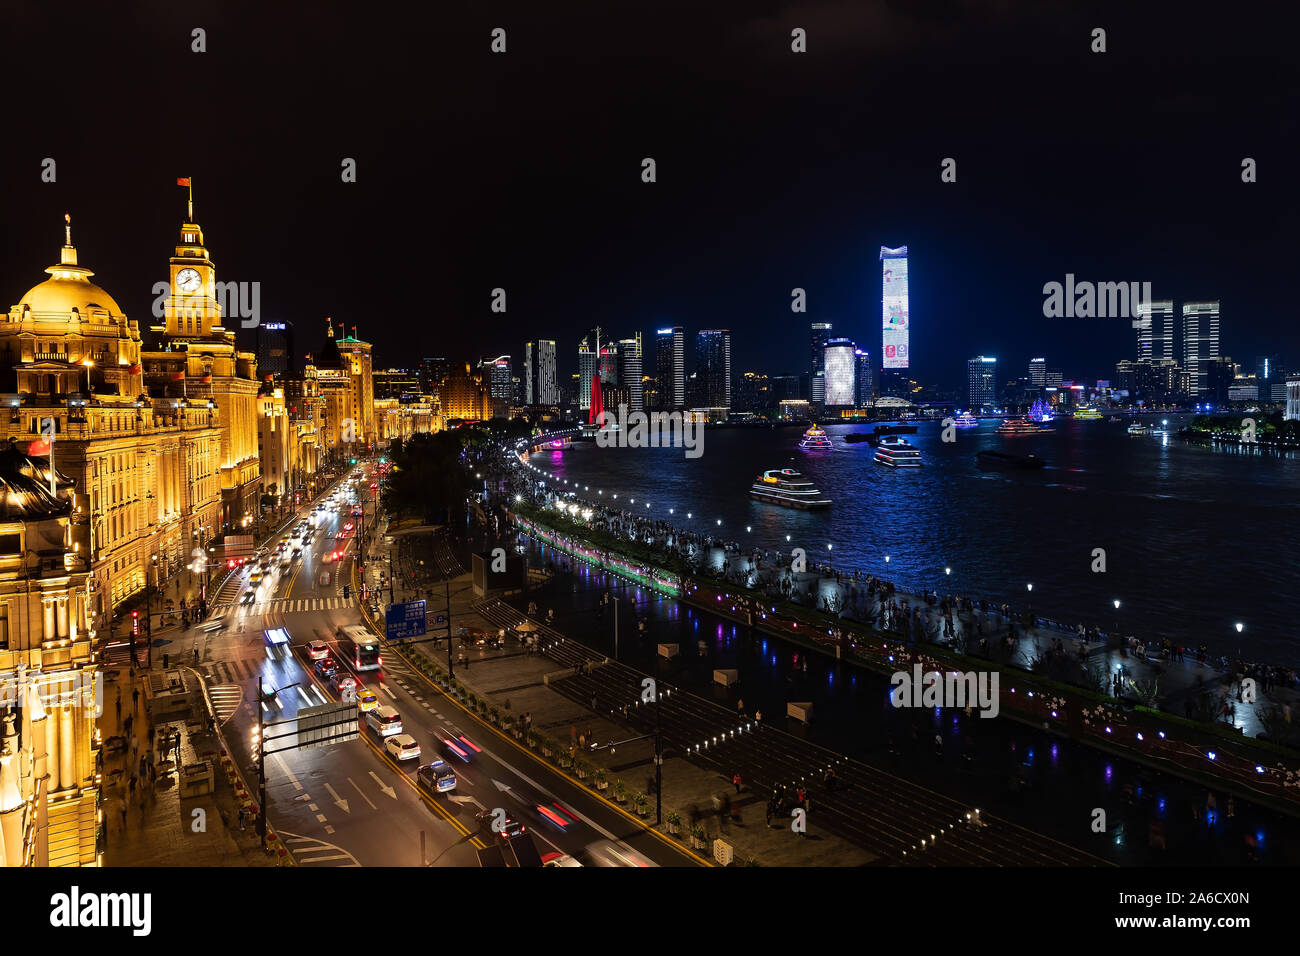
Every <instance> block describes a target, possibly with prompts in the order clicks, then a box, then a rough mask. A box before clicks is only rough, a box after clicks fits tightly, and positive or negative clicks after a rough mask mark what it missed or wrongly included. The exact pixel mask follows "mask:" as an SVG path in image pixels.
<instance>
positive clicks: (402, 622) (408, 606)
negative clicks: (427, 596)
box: [384, 601, 429, 641]
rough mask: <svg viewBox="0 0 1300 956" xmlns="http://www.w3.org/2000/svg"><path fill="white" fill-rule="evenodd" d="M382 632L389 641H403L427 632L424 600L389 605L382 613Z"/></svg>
mask: <svg viewBox="0 0 1300 956" xmlns="http://www.w3.org/2000/svg"><path fill="white" fill-rule="evenodd" d="M384 632H385V633H386V634H387V636H388V639H389V640H390V641H404V640H407V639H408V638H412V637H422V636H423V635H425V634H427V633H429V631H428V628H427V627H426V626H425V612H424V602H423V601H407V602H406V603H405V604H393V605H390V606H389V608H388V611H387V613H386V614H385V615H384Z"/></svg>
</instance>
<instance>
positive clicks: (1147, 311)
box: [1133, 299, 1174, 362]
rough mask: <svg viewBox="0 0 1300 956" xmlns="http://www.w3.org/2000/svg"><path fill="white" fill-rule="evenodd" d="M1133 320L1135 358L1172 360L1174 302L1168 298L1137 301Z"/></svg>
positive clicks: (1144, 360) (1153, 360)
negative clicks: (1135, 340) (1135, 337)
mask: <svg viewBox="0 0 1300 956" xmlns="http://www.w3.org/2000/svg"><path fill="white" fill-rule="evenodd" d="M1135 314H1136V315H1137V318H1136V319H1134V320H1133V328H1135V329H1137V360H1138V361H1139V362H1164V361H1166V360H1168V361H1171V362H1172V361H1173V360H1174V303H1173V302H1172V301H1171V300H1169V299H1164V300H1160V301H1152V302H1141V301H1139V303H1138V305H1137V307H1136V312H1135Z"/></svg>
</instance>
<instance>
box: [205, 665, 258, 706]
mask: <svg viewBox="0 0 1300 956" xmlns="http://www.w3.org/2000/svg"><path fill="white" fill-rule="evenodd" d="M264 660H265V659H264V658H260V657H256V658H243V659H239V660H233V661H212V662H210V663H207V664H204V665H203V676H204V677H206V678H207V679H208V680H209V681H213V682H215V683H216V685H217V686H216V687H213V689H212V691H213V703H216V691H217V689H218V688H219V686H220V685H223V684H239V683H241V682H243V681H246V680H248V679H249V678H251V677H253V676H254V675H255V674H257V672H258V671H260V670H261V669H262V664H263V662H264Z"/></svg>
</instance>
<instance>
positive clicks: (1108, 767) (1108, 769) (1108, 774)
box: [1106, 764, 1115, 783]
mask: <svg viewBox="0 0 1300 956" xmlns="http://www.w3.org/2000/svg"><path fill="white" fill-rule="evenodd" d="M1114 773H1115V770H1114V768H1113V767H1111V765H1110V764H1106V782H1107V783H1110V779H1111V777H1112V776H1113V775H1114Z"/></svg>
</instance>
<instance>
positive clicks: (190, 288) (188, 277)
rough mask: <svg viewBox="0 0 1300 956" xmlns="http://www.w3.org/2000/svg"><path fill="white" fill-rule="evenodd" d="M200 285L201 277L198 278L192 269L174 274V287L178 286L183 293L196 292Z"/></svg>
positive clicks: (201, 282)
mask: <svg viewBox="0 0 1300 956" xmlns="http://www.w3.org/2000/svg"><path fill="white" fill-rule="evenodd" d="M202 284H203V279H202V277H200V276H199V274H198V273H197V272H195V271H194V270H193V269H182V270H181V271H180V272H178V273H176V285H178V286H179V287H180V288H181V291H183V292H197V291H198V290H199V286H200V285H202Z"/></svg>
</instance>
